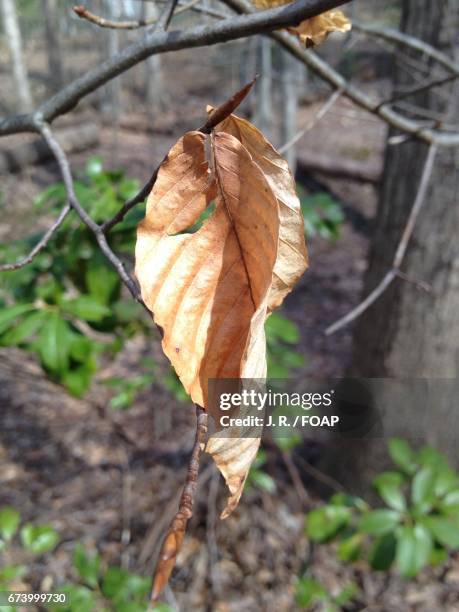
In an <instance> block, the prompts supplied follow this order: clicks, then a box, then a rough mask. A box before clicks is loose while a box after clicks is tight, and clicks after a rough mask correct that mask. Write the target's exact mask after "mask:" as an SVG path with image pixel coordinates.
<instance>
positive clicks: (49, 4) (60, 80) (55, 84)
mask: <svg viewBox="0 0 459 612" xmlns="http://www.w3.org/2000/svg"><path fill="white" fill-rule="evenodd" d="M42 7H43V14H44V17H45V32H46V47H47V52H48V71H49V76H50V81H51V85H52V89H53V90H54V91H58V90H59V89H60V88H61V87H62V85H63V84H64V70H63V67H62V57H63V55H62V51H61V44H60V40H59V20H58V15H57V4H56V0H42Z"/></svg>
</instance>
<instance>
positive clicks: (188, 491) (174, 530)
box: [151, 405, 207, 604]
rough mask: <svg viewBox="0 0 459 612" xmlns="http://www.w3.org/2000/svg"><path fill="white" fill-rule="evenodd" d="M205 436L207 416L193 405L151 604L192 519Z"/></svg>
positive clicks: (170, 567)
mask: <svg viewBox="0 0 459 612" xmlns="http://www.w3.org/2000/svg"><path fill="white" fill-rule="evenodd" d="M206 434H207V413H206V412H205V411H204V410H203V409H202V408H201V407H200V406H198V405H196V436H195V441H194V446H193V450H192V453H191V457H190V462H189V464H188V471H187V475H186V480H185V486H184V487H183V491H182V495H181V497H180V502H179V507H178V510H177V513H176V515H175V516H174V518H173V519H172V521H171V523H170V525H169V529H168V530H167V533H166V536H165V538H164V541H163V544H162V546H161V551H160V553H159V559H158V563H157V565H156V569H155V572H154V576H153V588H152V592H151V601H152V603H153V604H154V603H155V602H156V600H157V599H158V597H159V595H160V594H161V591H162V590H163V589H164V587H165V586H166V585H167V583H168V580H169V576H170V575H171V572H172V570H173V569H174V565H175V561H176V559H177V555H178V553H179V551H180V548H181V546H182V541H183V537H184V535H185V530H186V526H187V524H188V521H189V520H190V518H191V517H192V516H193V504H194V495H195V492H196V486H197V482H198V474H199V457H200V455H201V448H202V446H203V445H204V443H205V440H206Z"/></svg>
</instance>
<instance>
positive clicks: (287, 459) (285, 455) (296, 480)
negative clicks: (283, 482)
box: [281, 450, 311, 506]
mask: <svg viewBox="0 0 459 612" xmlns="http://www.w3.org/2000/svg"><path fill="white" fill-rule="evenodd" d="M281 456H282V460H283V462H284V463H285V466H286V468H287V470H288V473H289V475H290V478H291V480H292V483H293V485H294V487H295V491H296V493H297V495H298V497H299V499H300V501H301V503H302V504H303V505H304V506H308V505H309V504H310V503H311V498H310V497H309V494H308V492H307V491H306V488H305V486H304V485H303V481H302V480H301V476H300V474H299V472H298V468H297V467H296V465H295V462H294V461H293V459H292V454H291V452H290V451H288V450H287V451H282V452H281Z"/></svg>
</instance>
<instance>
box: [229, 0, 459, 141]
mask: <svg viewBox="0 0 459 612" xmlns="http://www.w3.org/2000/svg"><path fill="white" fill-rule="evenodd" d="M222 2H224V4H226V5H227V6H229V7H231V8H232V9H233V10H235V11H236V12H238V13H245V14H251V13H253V11H254V8H253V6H252V5H251V4H250V3H249V2H247V0H222ZM269 36H270V37H271V38H272V39H274V40H276V41H277V42H278V43H279V44H280V45H281V46H282V47H283V48H284V49H286V50H287V51H288V52H289V53H291V54H292V55H294V56H295V57H296V58H297V59H298V60H300V61H301V62H302V63H303V64H305V65H306V66H307V67H308V68H310V69H311V70H313V71H314V72H315V73H316V74H318V75H319V76H320V77H321V78H322V79H323V80H324V81H327V83H329V84H330V85H331V86H332V87H334V88H335V89H341V90H342V92H343V95H344V96H346V97H347V98H349V100H352V102H354V103H355V104H357V106H360V107H361V108H364V109H365V110H367V111H369V112H370V113H373V114H374V115H376V116H377V117H379V118H380V119H382V120H383V121H385V122H386V123H388V124H389V125H391V126H392V127H394V128H396V129H398V130H400V131H402V132H405V133H407V134H410V135H411V136H412V137H414V138H418V139H419V140H423V141H424V142H427V143H428V144H435V145H437V146H446V147H455V146H457V145H459V133H454V134H445V133H444V132H442V131H441V130H438V129H432V128H428V127H425V126H424V125H422V124H421V123H419V122H417V121H414V120H412V119H408V118H407V117H404V116H403V115H401V114H400V113H397V112H396V111H394V110H393V109H391V108H388V106H380V103H379V102H378V101H375V100H374V99H373V98H371V97H370V96H368V95H367V94H366V93H364V92H363V91H362V90H361V89H359V88H358V87H355V86H354V85H351V84H350V83H349V82H348V81H347V80H346V79H345V78H344V77H343V76H342V75H341V74H340V73H339V72H337V71H336V70H335V69H334V68H332V66H331V65H330V64H328V63H327V62H326V61H325V60H323V59H322V58H321V57H319V56H318V55H317V54H316V53H314V52H313V51H311V50H306V49H304V48H303V47H302V46H301V45H300V44H299V43H298V41H297V39H296V38H295V37H294V36H292V35H291V34H287V33H286V32H272V33H270V34H269Z"/></svg>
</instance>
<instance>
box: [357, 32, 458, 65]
mask: <svg viewBox="0 0 459 612" xmlns="http://www.w3.org/2000/svg"><path fill="white" fill-rule="evenodd" d="M352 27H353V28H354V29H355V30H357V31H358V32H363V33H364V34H370V35H371V36H377V37H379V38H382V39H384V40H387V41H389V42H392V43H397V44H399V45H402V46H404V47H409V48H410V49H414V50H415V51H418V52H419V53H422V54H424V55H427V56H428V57H431V58H432V59H434V60H435V61H436V62H438V63H439V64H440V65H441V66H443V67H444V68H446V69H447V70H449V71H450V72H452V73H453V74H456V75H457V76H459V64H457V63H456V62H455V61H453V60H452V59H451V58H449V57H448V56H447V55H445V54H444V53H442V52H441V51H439V50H438V49H436V48H435V47H432V45H429V44H428V43H426V42H424V41H423V40H420V39H419V38H416V37H415V36H410V35H409V34H405V33H404V32H400V31H399V30H393V29H391V28H381V27H378V26H370V25H368V24H363V23H358V22H357V23H356V22H353V23H352Z"/></svg>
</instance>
